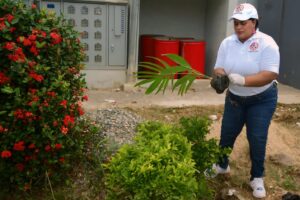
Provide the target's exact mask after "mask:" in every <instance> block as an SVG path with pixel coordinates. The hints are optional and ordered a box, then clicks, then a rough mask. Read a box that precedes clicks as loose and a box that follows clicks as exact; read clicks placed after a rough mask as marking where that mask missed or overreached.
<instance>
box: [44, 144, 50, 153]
mask: <svg viewBox="0 0 300 200" xmlns="http://www.w3.org/2000/svg"><path fill="white" fill-rule="evenodd" d="M50 150H51V146H50V145H49V144H48V145H47V146H45V151H46V152H49V151H50Z"/></svg>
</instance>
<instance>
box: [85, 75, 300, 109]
mask: <svg viewBox="0 0 300 200" xmlns="http://www.w3.org/2000/svg"><path fill="white" fill-rule="evenodd" d="M278 89H279V102H280V103H284V104H293V103H300V90H298V89H295V88H292V87H289V86H287V85H283V84H279V85H278ZM88 96H89V101H88V102H85V103H84V107H85V108H86V109H87V110H94V109H99V108H104V107H111V106H119V107H126V106H165V107H182V106H193V105H222V104H223V103H224V98H225V94H221V95H219V94H216V93H215V91H214V90H213V89H212V88H211V87H210V84H209V80H196V81H195V82H194V83H193V85H192V87H191V89H190V90H189V91H188V92H187V93H186V94H185V95H183V96H180V95H178V94H177V91H175V92H173V93H172V92H171V90H170V89H167V91H166V93H165V94H162V93H159V94H157V95H155V94H151V95H146V94H145V88H136V87H134V84H126V85H124V88H123V89H117V88H112V89H99V90H89V91H88Z"/></svg>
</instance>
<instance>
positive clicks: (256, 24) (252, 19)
mask: <svg viewBox="0 0 300 200" xmlns="http://www.w3.org/2000/svg"><path fill="white" fill-rule="evenodd" d="M250 20H251V21H256V23H255V29H257V28H258V19H254V18H250Z"/></svg>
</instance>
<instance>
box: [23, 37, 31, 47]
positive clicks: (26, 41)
mask: <svg viewBox="0 0 300 200" xmlns="http://www.w3.org/2000/svg"><path fill="white" fill-rule="evenodd" d="M31 44H32V43H31V41H30V40H29V39H27V38H24V40H23V45H24V46H30V45H31Z"/></svg>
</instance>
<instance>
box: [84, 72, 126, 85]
mask: <svg viewBox="0 0 300 200" xmlns="http://www.w3.org/2000/svg"><path fill="white" fill-rule="evenodd" d="M82 73H83V74H85V75H86V76H85V78H86V82H87V86H88V88H89V89H99V88H115V87H120V86H121V85H123V84H124V83H125V82H126V70H125V69H124V70H112V69H110V70H82Z"/></svg>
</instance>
